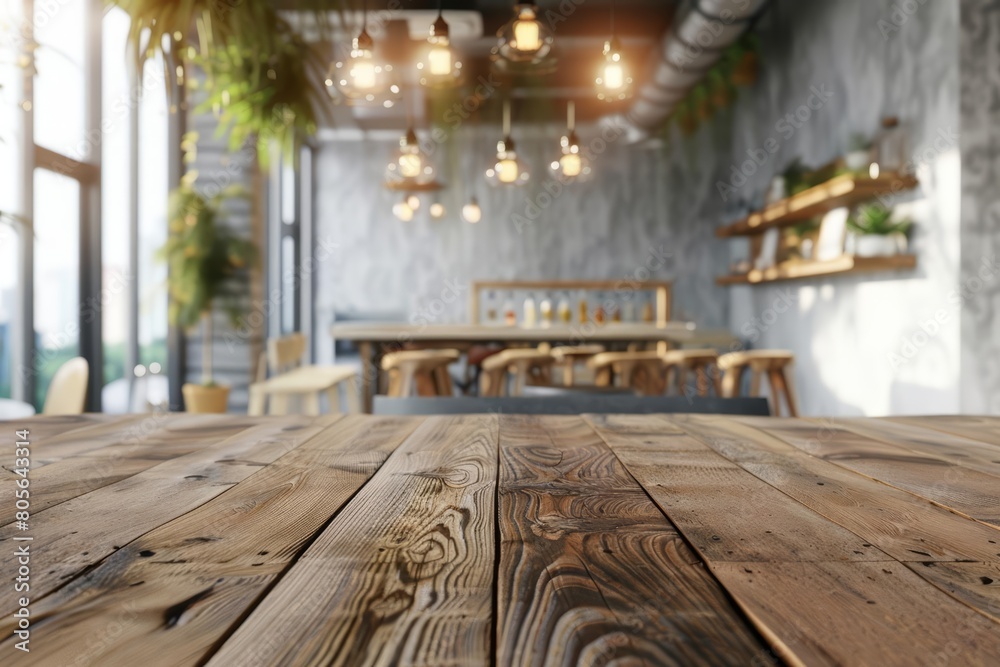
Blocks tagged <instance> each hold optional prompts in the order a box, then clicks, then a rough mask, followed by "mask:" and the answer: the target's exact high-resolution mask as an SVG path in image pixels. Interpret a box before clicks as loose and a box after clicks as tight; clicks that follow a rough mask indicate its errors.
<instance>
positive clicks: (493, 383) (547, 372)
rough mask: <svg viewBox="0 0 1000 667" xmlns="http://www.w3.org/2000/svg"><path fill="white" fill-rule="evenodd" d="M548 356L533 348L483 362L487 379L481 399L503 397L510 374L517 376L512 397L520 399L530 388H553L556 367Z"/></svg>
mask: <svg viewBox="0 0 1000 667" xmlns="http://www.w3.org/2000/svg"><path fill="white" fill-rule="evenodd" d="M553 363H555V359H554V358H553V356H552V355H551V354H550V353H548V352H542V351H539V350H536V349H532V348H526V349H511V350H504V351H503V352H500V353H498V354H494V355H493V356H491V357H487V358H486V359H484V360H483V364H482V365H483V375H482V378H481V381H480V383H479V395H480V396H500V395H501V393H502V392H503V389H504V388H505V386H506V382H505V380H506V379H507V374H508V373H510V374H511V375H513V376H514V386H513V387H512V388H511V390H510V392H509V393H510V395H511V396H520V395H521V393H522V390H523V389H524V385H526V384H542V385H545V384H552V364H553Z"/></svg>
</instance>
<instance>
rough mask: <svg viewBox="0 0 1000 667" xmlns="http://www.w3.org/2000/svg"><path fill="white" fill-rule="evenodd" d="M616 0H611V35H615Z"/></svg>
mask: <svg viewBox="0 0 1000 667" xmlns="http://www.w3.org/2000/svg"><path fill="white" fill-rule="evenodd" d="M616 4H617V3H616V0H611V36H612V37H614V36H615V5H616Z"/></svg>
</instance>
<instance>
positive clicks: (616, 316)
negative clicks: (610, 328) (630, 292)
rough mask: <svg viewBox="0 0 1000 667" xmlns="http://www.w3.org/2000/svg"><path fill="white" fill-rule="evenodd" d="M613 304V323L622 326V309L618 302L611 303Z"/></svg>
mask: <svg viewBox="0 0 1000 667" xmlns="http://www.w3.org/2000/svg"><path fill="white" fill-rule="evenodd" d="M609 303H610V304H611V321H612V322H616V323H618V324H621V321H622V309H621V306H620V305H619V304H618V302H617V301H613V300H612V301H610V302H609Z"/></svg>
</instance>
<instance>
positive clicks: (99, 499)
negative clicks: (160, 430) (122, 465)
mask: <svg viewBox="0 0 1000 667" xmlns="http://www.w3.org/2000/svg"><path fill="white" fill-rule="evenodd" d="M330 419H331V418H321V419H318V420H317V419H316V418H313V417H283V418H280V419H279V418H273V419H269V420H267V421H266V422H264V423H262V424H261V425H259V426H255V427H253V428H250V429H246V430H244V431H242V432H240V433H238V434H237V435H235V436H232V437H231V438H228V439H226V440H224V441H222V442H221V443H219V444H217V445H213V446H211V447H206V448H204V449H202V450H199V451H197V452H193V453H191V454H187V455H186V456H181V457H178V458H176V459H172V460H169V461H166V462H164V463H161V464H159V465H157V466H153V467H152V468H149V469H148V470H145V471H143V472H141V473H139V474H137V475H133V476H132V477H129V478H127V479H124V480H121V481H119V482H116V483H115V484H111V485H109V486H105V487H102V488H100V489H97V490H95V491H91V492H90V493H87V494H84V495H82V496H78V497H76V498H73V499H72V500H69V501H66V502H65V503H62V504H60V505H57V506H55V507H51V508H49V509H47V510H44V511H42V512H39V513H38V514H34V515H32V517H31V529H30V532H29V533H28V534H30V536H31V537H32V538H34V539H33V542H32V543H31V549H32V553H33V556H32V560H31V565H32V578H31V591H30V593H31V598H32V599H38V598H40V597H41V596H43V595H45V594H47V593H50V592H52V591H53V590H55V589H56V588H57V587H59V586H61V585H63V584H65V583H66V582H67V581H68V580H70V579H72V578H73V577H74V576H77V575H79V574H81V573H82V572H84V571H86V570H87V569H88V568H89V567H91V566H92V565H93V564H94V563H96V562H98V561H100V560H101V559H103V558H105V557H106V556H109V555H110V554H112V553H114V552H115V551H117V550H119V549H120V548H121V547H122V546H124V545H125V544H128V543H129V542H131V541H132V540H134V539H135V538H137V537H139V536H140V535H142V534H143V533H146V532H148V531H150V530H152V529H153V528H156V527H157V526H160V525H162V524H164V523H166V522H167V521H170V520H171V519H174V518H176V517H178V516H180V515H182V514H184V513H185V512H189V511H191V510H193V509H194V508H196V507H198V506H199V505H201V504H203V503H205V502H207V501H209V500H211V499H212V498H214V497H215V496H217V495H219V494H220V493H222V492H224V491H226V490H227V489H229V488H230V487H232V486H234V485H235V484H237V483H238V482H240V481H242V480H243V479H245V478H247V477H249V476H250V475H252V474H253V473H255V472H258V471H259V470H261V468H263V467H266V466H267V465H268V464H270V463H271V462H273V461H274V460H275V459H277V458H279V457H280V456H282V455H283V454H286V453H287V452H289V451H291V450H292V449H294V448H295V447H297V446H299V445H300V444H302V443H303V442H305V441H306V440H308V439H309V438H311V437H312V436H314V435H316V434H317V433H319V432H320V431H321V430H322V429H323V427H324V425H326V424H329V423H331V421H330ZM17 535H24V533H22V532H20V531H17V530H15V528H14V526H13V525H11V526H7V527H4V528H0V546H2V547H3V551H2V555H0V571H2V572H4V573H8V574H7V575H6V576H7V577H9V578H11V579H12V578H13V576H14V575H13V573H14V572H16V571H17V567H16V561H17V557H16V556H15V554H14V549H13V548H8V547H11V545H12V544H13V542H12V541H11V540H12V538H13V537H15V536H17ZM14 606H15V600H14V599H13V596H4V598H3V599H2V600H0V613H3V614H6V613H8V612H10V611H13V609H14Z"/></svg>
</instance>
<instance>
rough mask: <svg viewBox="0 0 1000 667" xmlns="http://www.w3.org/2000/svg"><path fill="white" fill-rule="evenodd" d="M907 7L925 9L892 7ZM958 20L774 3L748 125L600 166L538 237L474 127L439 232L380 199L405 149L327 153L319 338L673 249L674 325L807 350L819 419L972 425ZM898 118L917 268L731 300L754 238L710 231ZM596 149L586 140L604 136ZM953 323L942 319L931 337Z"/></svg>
mask: <svg viewBox="0 0 1000 667" xmlns="http://www.w3.org/2000/svg"><path fill="white" fill-rule="evenodd" d="M972 4H977V3H972ZM979 4H986V3H979ZM901 5H907V7H908V8H909V9H911V10H912V11H911V13H906V12H905V11H903V10H901V9H899V10H897V9H895V8H896V7H899V6H901ZM958 23H959V8H958V3H953V2H923V3H921V2H917V1H914V2H912V3H899V2H897V1H896V0H840V1H837V2H810V3H804V2H795V1H794V0H775V2H774V6H773V8H772V9H771V10H770V11H769V13H768V14H767V15H766V17H765V18H764V20H763V21H762V22H761V24H760V25H759V27H758V29H759V31H760V33H761V36H762V40H761V41H762V46H763V54H762V64H763V65H762V73H761V79H760V81H759V82H758V83H757V85H756V86H755V87H753V88H752V89H750V90H744V91H741V94H740V98H739V100H738V102H737V103H736V105H735V106H734V107H733V108H732V109H730V110H727V111H725V112H723V113H721V114H719V115H718V116H717V117H716V118H714V119H713V120H712V121H711V122H710V123H708V124H706V125H704V126H703V127H702V128H701V129H700V130H699V132H698V133H697V134H696V135H695V136H694V137H692V138H690V139H683V140H682V139H679V138H677V137H675V138H674V141H673V143H672V145H671V146H668V147H667V148H666V149H658V150H648V149H646V150H643V149H638V148H635V147H627V146H624V145H623V144H624V142H616V143H614V144H613V145H612V146H611V147H610V148H609V149H608V150H607V151H605V152H604V153H603V154H602V155H601V156H600V158H599V160H598V163H597V170H598V175H597V178H596V179H595V180H594V182H593V183H591V184H589V185H587V186H585V187H584V188H582V189H581V190H580V191H579V194H567V193H564V194H563V195H562V196H560V197H557V198H556V199H555V201H554V202H553V203H552V204H551V205H550V206H548V207H547V208H545V209H544V210H543V211H542V212H541V214H540V215H539V216H538V218H537V220H536V223H535V224H534V225H532V226H531V227H529V228H528V229H527V231H525V233H523V234H518V233H517V230H516V228H515V225H514V223H513V221H512V216H513V215H514V214H521V215H523V214H524V211H525V205H526V197H527V198H528V199H529V200H530V199H531V197H533V196H536V195H537V191H536V192H535V194H533V193H532V192H531V191H491V190H489V189H488V187H487V186H486V185H484V184H483V182H482V178H481V174H482V170H483V169H484V168H485V167H486V163H487V160H488V156H489V154H490V151H491V150H492V148H493V146H492V142H494V141H495V140H496V138H497V134H498V129H497V128H482V127H476V128H463V129H462V130H460V131H459V132H458V140H457V141H456V142H453V145H452V146H451V147H450V149H449V150H447V151H445V155H442V160H441V162H443V164H444V171H445V174H444V179H445V180H446V181H447V182H448V183H449V184H450V186H451V187H450V188H449V190H448V191H446V193H445V194H444V197H445V199H444V202H445V204H446V205H447V206H448V208H449V214H448V217H447V219H445V220H444V221H441V222H438V223H432V222H430V221H429V220H428V219H427V215H426V206H427V200H425V204H424V208H423V209H422V210H421V211H420V212H419V213H418V216H417V219H416V220H415V221H414V222H411V223H401V222H399V221H397V220H396V219H395V218H393V217H392V215H391V213H390V208H391V205H392V202H393V201H394V196H393V195H392V194H391V193H389V192H387V191H385V190H383V189H381V188H380V187H379V185H378V183H379V180H380V177H381V171H382V169H383V166H384V163H385V161H386V159H387V158H388V156H389V153H390V151H391V149H392V142H391V141H364V142H347V141H336V142H327V143H324V144H323V145H322V147H321V150H320V152H319V158H318V163H317V202H316V203H317V221H318V235H319V236H320V237H321V238H322V237H324V236H325V237H329V238H331V239H332V240H334V241H335V242H336V243H337V244H338V246H339V248H338V250H337V253H336V256H335V257H334V260H333V261H331V262H328V263H326V264H324V265H323V266H321V267H320V271H319V276H318V292H317V303H316V306H317V322H316V332H315V335H317V336H318V337H319V338H318V339H319V340H324V339H325V338H326V337H327V336H328V326H329V324H330V322H331V321H332V317H333V313H334V312H345V311H360V312H365V313H371V312H375V311H383V312H387V313H395V314H398V315H399V316H401V317H415V316H419V315H420V314H421V313H422V312H424V311H426V310H427V309H428V308H429V307H431V306H432V305H434V302H435V300H441V301H442V302H444V301H449V302H450V301H451V299H450V296H449V293H450V291H449V288H448V285H449V284H457V285H459V286H461V285H464V284H465V283H467V282H468V281H469V280H472V279H475V278H618V277H621V276H622V275H626V274H628V273H631V271H632V270H634V268H635V267H636V266H637V265H639V264H641V263H642V262H643V261H645V257H646V255H647V254H648V252H649V248H650V247H658V246H660V245H662V246H663V247H664V248H665V249H667V250H668V251H669V252H671V253H673V260H674V261H673V262H672V264H671V265H670V266H669V267H668V268H667V270H666V271H664V275H663V276H662V277H670V278H673V279H674V280H675V281H676V282H675V291H676V300H675V312H674V315H675V317H677V318H685V319H692V320H695V321H697V322H699V323H700V324H704V325H719V324H723V325H728V326H729V327H730V328H732V330H733V331H735V332H737V333H741V334H743V335H746V336H749V337H750V338H752V339H753V344H754V345H755V346H756V347H778V348H786V349H791V350H793V351H794V352H795V353H796V357H797V369H796V379H797V390H798V393H799V397H800V402H801V407H802V411H803V412H804V413H806V414H833V415H840V414H868V415H878V414H888V413H904V412H908V413H913V412H917V413H920V412H937V413H942V412H957V411H959V409H960V407H962V406H961V405H960V402H959V386H960V382H959V379H960V376H959V366H960V357H961V348H962V342H961V338H962V337H961V328H960V320H962V319H963V318H968V317H971V314H969V313H965V311H962V312H963V313H964V314H960V312H959V311H960V309H959V308H957V307H956V306H955V304H954V303H953V301H954V298H953V297H954V293H955V292H956V290H957V289H958V286H959V277H960V264H961V263H962V259H961V258H962V255H961V254H960V235H959V200H960V195H961V186H960V178H959V176H960V173H961V169H962V167H961V160H960V159H959V151H958V139H957V133H958V131H959V129H960V119H959V105H958V97H959V85H958V81H959V57H958V49H959V25H958ZM993 69H994V70H996V69H997V68H993ZM816 90H820V91H824V97H827V95H826V92H827V91H828V92H829V93H832V95H829V96H828V99H825V101H824V102H823V104H822V105H821V107H820V108H819V109H817V110H815V111H813V112H811V117H810V118H809V120H808V121H806V122H805V123H802V124H801V127H794V126H790V125H789V124H787V123H786V124H780V123H781V121H782V119H783V118H784V117H785V115H786V114H789V113H795V112H796V111H797V110H798V109H799V107H800V106H802V105H804V104H806V103H807V102H808V101H809V100H810V96H811V95H813V94H814V91H816ZM813 101H814V102H815V101H816V99H815V98H814V99H813ZM889 115H895V116H899V117H900V118H901V119H903V121H904V123H905V125H906V127H907V131H908V135H909V141H910V147H911V149H912V151H913V153H914V155H916V156H919V159H918V162H917V169H916V173H917V175H918V176H919V178H920V180H921V187H920V189H919V190H918V191H916V192H914V193H910V194H906V195H902V196H899V197H898V198H897V200H896V201H897V204H898V205H899V206H900V207H901V208H902V210H904V211H905V212H906V214H908V215H910V216H911V217H912V218H913V219H914V220H915V221H916V222H917V227H916V230H915V232H914V239H913V248H912V250H913V252H915V253H916V254H917V256H918V268H917V270H916V271H910V272H902V273H899V274H877V275H872V276H841V277H835V278H827V279H817V280H811V281H806V282H799V283H788V284H784V285H780V286H777V287H774V288H770V287H754V288H750V287H739V288H730V289H728V290H726V289H722V288H717V287H715V286H714V282H713V280H714V277H715V276H716V275H718V274H719V273H723V272H725V271H726V266H727V264H728V263H729V261H730V259H731V258H733V259H735V258H742V257H744V256H745V255H746V252H747V250H746V249H745V248H744V247H743V246H742V245H741V242H739V241H737V242H732V243H731V244H728V247H727V243H725V242H722V241H719V240H717V239H715V238H714V237H713V235H712V232H713V230H714V228H715V227H717V226H719V225H720V224H722V223H724V222H726V221H727V219H728V218H734V217H737V216H738V215H739V213H740V205H739V203H738V201H737V200H749V201H755V200H759V198H760V195H761V193H762V192H763V190H764V188H765V187H766V184H767V183H768V181H769V180H770V178H771V176H772V175H773V174H775V173H780V172H781V171H783V170H784V168H785V167H786V166H787V164H788V162H790V161H791V160H792V159H793V158H795V157H800V158H802V159H803V161H804V162H805V163H806V164H809V165H816V166H818V165H822V164H824V163H826V162H829V161H830V160H832V159H834V158H836V157H837V156H838V155H840V154H842V153H843V152H844V150H845V149H846V148H847V146H848V141H849V138H850V136H851V135H852V134H853V133H856V132H860V133H865V134H873V133H874V132H875V131H876V129H877V128H878V124H879V120H880V119H881V118H882V117H883V116H889ZM963 120H964V119H963ZM990 120H992V117H990ZM986 127H988V123H987V126H986ZM790 130H791V131H790ZM559 133H560V132H559V128H557V127H554V128H552V129H551V130H550V131H548V138H547V139H546V141H545V142H542V141H540V140H538V139H537V138H531V139H529V138H528V137H522V136H521V135H519V133H518V131H517V128H515V138H518V139H519V140H520V141H519V143H520V146H521V147H522V148H524V149H526V150H527V152H528V153H529V156H528V157H529V160H530V161H531V163H532V166H533V167H534V169H535V171H536V172H538V171H540V170H543V169H544V168H545V167H544V166H545V164H547V162H548V161H549V160H551V155H552V150H551V148H550V147H551V146H552V145H554V142H555V140H556V138H557V137H558V135H559ZM582 134H583V139H584V142H585V143H586V142H588V141H591V140H592V139H593V138H594V136H595V135H594V132H593V131H592V130H591V131H590V132H583V133H582ZM771 137H773V138H774V139H776V140H777V141H778V143H779V144H780V149H779V150H778V152H777V153H776V154H775V155H773V156H771V157H770V158H769V159H768V160H767V161H766V162H765V163H764V165H763V166H762V167H760V168H759V169H758V171H757V173H756V174H754V175H753V176H752V177H751V178H750V179H749V182H748V183H747V184H746V185H744V186H742V187H741V188H740V192H739V193H738V194H737V195H736V196H734V197H731V198H730V199H729V201H723V200H722V198H721V197H720V195H719V192H718V188H717V187H716V184H717V183H718V182H719V181H725V180H726V179H728V178H729V174H730V170H731V167H732V166H733V165H737V166H738V165H740V164H741V163H742V162H744V161H745V160H746V159H747V151H748V150H752V149H755V148H758V147H761V146H762V145H763V144H764V142H765V140H767V139H768V138H771ZM543 147H544V148H545V149H546V150H545V151H542V148H543ZM455 162H457V163H458V164H452V163H455ZM449 165H451V166H449ZM985 187H989V185H986V186H985ZM469 188H474V189H475V191H476V194H477V195H479V198H480V200H481V202H482V204H483V209H484V220H483V222H482V223H480V224H479V225H476V226H472V225H468V224H466V223H464V222H461V221H460V219H458V217H457V214H458V209H459V207H460V205H461V203H462V201H463V200H464V199H465V198H466V197H467V195H468V192H469ZM991 194H992V195H993V196H994V197H995V196H996V194H995V192H994V193H991ZM969 243H970V244H972V245H979V243H978V242H976V241H970V242H969ZM963 266H965V265H964V264H963ZM965 270H966V271H968V270H969V266H965ZM993 293H995V292H993ZM466 296H467V295H466V294H465V293H464V292H463V293H461V295H460V298H458V300H457V301H455V302H454V303H446V304H444V305H445V307H444V308H443V311H442V314H441V315H440V316H436V319H438V320H440V321H449V320H450V321H464V319H465V312H464V307H465V301H466ZM785 302H787V303H791V304H792V307H791V308H790V309H788V312H784V313H783V314H778V313H777V310H778V309H776V308H774V306H775V304H781V303H785ZM781 310H784V308H783V307H782V308H781ZM942 311H943V317H942V319H941V322H939V323H938V324H936V325H935V326H932V325H930V324H928V320H934V319H935V317H936V316H939V315H942ZM772 316H773V317H772ZM984 326H985V325H983V324H981V323H980V324H976V325H975V326H974V328H973V329H968V327H966V329H967V332H966V333H967V336H966V345H967V346H968V345H971V343H969V342H968V341H969V339H970V338H982V337H984V336H987V335H988V334H986V333H985V332H986V331H990V330H992V329H984V328H983V327H984ZM925 329H930V330H932V331H931V333H929V334H928V333H926V332H925ZM327 340H328V339H327ZM324 349H325V348H324V346H320V350H321V352H323V350H324ZM993 356H994V358H995V357H996V355H993Z"/></svg>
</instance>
